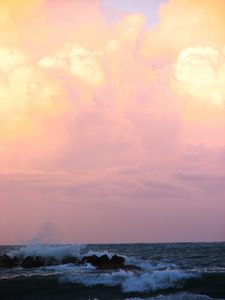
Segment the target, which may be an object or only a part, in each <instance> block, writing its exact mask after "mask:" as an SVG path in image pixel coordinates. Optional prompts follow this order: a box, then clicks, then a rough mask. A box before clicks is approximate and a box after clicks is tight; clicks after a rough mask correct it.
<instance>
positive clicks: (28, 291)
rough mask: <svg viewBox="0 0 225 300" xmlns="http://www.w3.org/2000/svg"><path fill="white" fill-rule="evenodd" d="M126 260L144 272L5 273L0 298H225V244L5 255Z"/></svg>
mask: <svg viewBox="0 0 225 300" xmlns="http://www.w3.org/2000/svg"><path fill="white" fill-rule="evenodd" d="M3 253H8V254H9V255H10V256H15V255H16V256H18V255H20V256H28V255H31V256H34V257H35V256H38V255H40V256H46V257H47V256H55V257H63V256H67V255H74V256H76V257H79V258H82V257H83V256H84V255H92V254H97V255H102V254H104V253H106V254H107V255H108V256H112V255H113V254H118V255H122V256H124V258H125V259H126V263H127V264H133V265H136V266H138V267H139V269H138V270H130V271H125V270H104V271H100V270H96V269H95V268H94V267H93V266H91V265H84V266H77V265H73V264H67V265H57V266H51V267H41V268H37V269H23V268H21V267H16V268H13V269H0V299H1V300H4V299H80V300H83V299H95V300H97V299H99V300H100V299H117V300H119V299H133V300H134V299H135V300H137V299H157V300H161V299H165V300H168V299H178V300H179V299H181V300H188V299H191V300H193V299H194V300H195V299H196V300H197V299H198V300H203V299H205V300H207V299H225V243H179V244H113V245H112V244H108V245H86V246H84V245H83V246H78V245H73V246H71V245H55V246H50V245H49V246H47V245H45V246H44V245H37V244H35V245H30V246H25V247H22V248H21V247H6V246H1V247H0V255H2V254H3Z"/></svg>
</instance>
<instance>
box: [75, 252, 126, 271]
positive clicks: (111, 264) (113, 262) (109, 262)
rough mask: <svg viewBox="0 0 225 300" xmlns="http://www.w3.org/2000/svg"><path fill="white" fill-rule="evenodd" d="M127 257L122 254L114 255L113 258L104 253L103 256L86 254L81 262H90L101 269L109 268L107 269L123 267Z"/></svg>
mask: <svg viewBox="0 0 225 300" xmlns="http://www.w3.org/2000/svg"><path fill="white" fill-rule="evenodd" d="M124 262H125V259H124V258H123V257H121V256H118V255H114V256H113V257H112V258H111V259H109V257H108V256H107V255H106V254H104V255H102V256H96V255H92V256H85V257H84V258H83V259H82V261H81V263H83V264H84V263H89V264H92V265H93V266H95V267H96V268H98V269H100V270H107V269H123V268H124Z"/></svg>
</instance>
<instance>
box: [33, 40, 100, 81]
mask: <svg viewBox="0 0 225 300" xmlns="http://www.w3.org/2000/svg"><path fill="white" fill-rule="evenodd" d="M101 57H102V54H101V52H97V51H96V52H92V51H89V50H88V49H85V48H83V47H80V46H76V45H73V46H67V47H66V49H64V50H62V51H60V52H59V53H57V54H56V55H55V56H47V57H44V58H42V59H41V60H40V61H39V62H38V65H39V66H40V67H42V68H56V69H62V70H66V71H68V72H70V73H71V74H72V75H75V76H77V77H79V78H81V79H82V80H84V81H86V82H88V83H91V84H97V85H98V84H103V83H104V72H103V68H102V67H101V64H100V63H99V60H101Z"/></svg>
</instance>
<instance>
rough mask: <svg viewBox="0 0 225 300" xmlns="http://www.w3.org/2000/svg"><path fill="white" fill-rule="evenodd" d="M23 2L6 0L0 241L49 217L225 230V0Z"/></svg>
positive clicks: (81, 234)
mask: <svg viewBox="0 0 225 300" xmlns="http://www.w3.org/2000/svg"><path fill="white" fill-rule="evenodd" d="M19 2H21V3H20V4H19V5H18V1H16V0H0V243H2V244H10V243H11V244H13V243H24V242H27V241H30V240H32V239H33V238H34V237H35V236H36V235H37V234H38V233H39V232H40V230H42V229H41V228H43V226H44V224H46V223H48V224H51V230H52V232H54V234H53V235H52V236H54V238H53V240H52V241H51V242H58V241H59V242H121V241H124V242H146V241H148V242H155V241H156V242H157V241H159V242H160V241H191V240H193V241H198V240H202V241H216V240H224V239H225V217H224V214H225V203H224V199H225V1H224V0H168V1H166V0H163V1H158V0H149V3H147V1H142V0H140V1H139V0H137V2H138V4H135V5H134V4H132V3H133V2H132V0H130V2H129V1H128V2H129V3H130V5H128V7H127V9H123V8H122V6H121V4H120V0H115V1H109V0H86V1H84V0H76V1H64V0H54V1H53V0H26V1H19ZM146 3H147V4H146ZM163 220H164V221H163ZM165 220H166V221H165Z"/></svg>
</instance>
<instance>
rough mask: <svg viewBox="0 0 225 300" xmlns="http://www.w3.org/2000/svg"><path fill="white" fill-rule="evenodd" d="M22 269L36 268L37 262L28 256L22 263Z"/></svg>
mask: <svg viewBox="0 0 225 300" xmlns="http://www.w3.org/2000/svg"><path fill="white" fill-rule="evenodd" d="M21 267H23V268H28V269H29V268H35V267H36V264H35V260H34V258H33V257H31V256H27V257H25V258H24V259H23V261H22V263H21Z"/></svg>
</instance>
